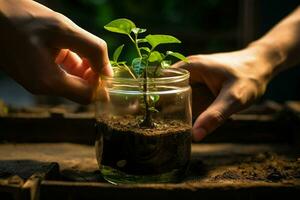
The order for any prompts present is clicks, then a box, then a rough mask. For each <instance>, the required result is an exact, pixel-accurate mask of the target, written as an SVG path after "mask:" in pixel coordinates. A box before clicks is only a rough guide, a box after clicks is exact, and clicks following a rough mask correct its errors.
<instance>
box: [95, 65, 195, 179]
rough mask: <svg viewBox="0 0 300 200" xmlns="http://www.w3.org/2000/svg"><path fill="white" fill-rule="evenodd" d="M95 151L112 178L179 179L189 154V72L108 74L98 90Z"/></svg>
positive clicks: (184, 171)
mask: <svg viewBox="0 0 300 200" xmlns="http://www.w3.org/2000/svg"><path fill="white" fill-rule="evenodd" d="M97 96H98V97H97V101H96V120H97V125H96V127H97V139H96V143H95V146H96V157H97V161H98V164H99V167H100V171H101V174H102V175H103V177H104V178H105V179H106V180H107V181H109V182H111V183H116V184H117V183H149V182H156V183H157V182H178V181H180V180H181V179H182V178H183V177H184V175H185V173H186V170H187V168H188V166H189V161H190V155H191V127H192V114H191V88H190V86H189V72H188V71H186V70H184V69H172V68H170V69H165V70H163V71H162V72H161V74H160V77H159V78H147V79H143V78H138V79H132V78H115V77H104V78H102V81H101V87H99V90H98V92H97Z"/></svg>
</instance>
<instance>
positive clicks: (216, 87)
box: [173, 45, 274, 141]
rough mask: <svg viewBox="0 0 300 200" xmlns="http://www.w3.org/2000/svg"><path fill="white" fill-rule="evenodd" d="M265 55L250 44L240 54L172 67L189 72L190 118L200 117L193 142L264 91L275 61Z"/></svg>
mask: <svg viewBox="0 0 300 200" xmlns="http://www.w3.org/2000/svg"><path fill="white" fill-rule="evenodd" d="M266 52H267V51H265V47H264V46H263V45H261V46H258V45H257V46H255V45H253V46H250V47H248V48H246V49H244V50H241V51H235V52H229V53H218V54H210V55H194V56H190V57H188V59H189V61H190V63H184V62H178V63H176V64H175V65H174V66H173V67H181V68H185V69H187V70H189V71H190V75H191V77H190V82H191V86H192V90H193V95H192V96H193V115H198V114H200V115H199V116H198V118H197V119H196V121H195V123H194V126H193V129H192V132H193V137H194V140H196V141H199V140H202V139H203V138H204V137H205V136H206V135H207V134H209V133H211V132H212V131H214V130H215V129H216V128H217V127H218V126H220V125H221V124H222V123H223V122H224V121H225V120H226V119H227V118H229V117H230V115H232V114H233V113H236V112H238V111H240V110H242V109H244V108H246V107H247V106H249V105H250V104H251V103H253V102H254V101H255V100H257V99H258V98H259V97H260V96H261V95H262V94H263V93H264V92H265V89H266V86H267V83H268V81H269V80H270V77H271V74H272V71H271V68H270V63H271V62H270V59H273V58H274V56H270V55H267V53H266ZM269 58H270V59H269Z"/></svg>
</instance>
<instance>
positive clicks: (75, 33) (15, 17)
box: [0, 0, 112, 103]
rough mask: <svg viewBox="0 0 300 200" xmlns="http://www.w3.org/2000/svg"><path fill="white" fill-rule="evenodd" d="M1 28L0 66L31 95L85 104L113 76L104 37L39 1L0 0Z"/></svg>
mask: <svg viewBox="0 0 300 200" xmlns="http://www.w3.org/2000/svg"><path fill="white" fill-rule="evenodd" d="M0 27H1V37H0V42H1V50H0V58H1V62H2V64H1V67H0V68H1V69H3V70H4V71H5V72H6V73H7V74H9V75H10V76H11V77H12V78H14V79H15V80H16V81H17V82H19V83H20V84H21V85H23V86H24V87H25V88H26V89H28V90H29V91H30V92H32V93H34V94H48V95H56V96H64V97H66V98H68V99H71V100H73V101H76V102H80V103H89V102H90V101H91V100H92V99H93V98H94V93H95V90H96V88H97V86H98V80H99V74H103V75H108V76H111V75H112V70H111V67H110V65H109V59H108V53H107V46H106V43H105V42H104V41H103V40H102V39H100V38H98V37H96V36H94V35H92V34H90V33H88V32H87V31H85V30H83V29H81V28H80V27H78V26H77V25H76V24H74V23H73V22H72V21H71V20H70V19H68V18H67V17H65V16H63V15H62V14H59V13H56V12H54V11H52V10H50V9H49V8H47V7H45V6H43V5H41V4H39V3H37V2H34V1H28V0H10V1H0Z"/></svg>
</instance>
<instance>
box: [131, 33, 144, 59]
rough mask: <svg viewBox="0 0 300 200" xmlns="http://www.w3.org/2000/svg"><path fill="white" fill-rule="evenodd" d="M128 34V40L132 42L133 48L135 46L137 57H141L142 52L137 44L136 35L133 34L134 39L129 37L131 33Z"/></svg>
mask: <svg viewBox="0 0 300 200" xmlns="http://www.w3.org/2000/svg"><path fill="white" fill-rule="evenodd" d="M128 36H129V38H130V40H131V41H132V42H133V43H134V46H135V48H136V51H137V53H138V55H139V57H140V58H141V57H142V54H141V51H140V49H139V46H138V44H137V35H135V40H134V39H133V38H132V37H131V35H128Z"/></svg>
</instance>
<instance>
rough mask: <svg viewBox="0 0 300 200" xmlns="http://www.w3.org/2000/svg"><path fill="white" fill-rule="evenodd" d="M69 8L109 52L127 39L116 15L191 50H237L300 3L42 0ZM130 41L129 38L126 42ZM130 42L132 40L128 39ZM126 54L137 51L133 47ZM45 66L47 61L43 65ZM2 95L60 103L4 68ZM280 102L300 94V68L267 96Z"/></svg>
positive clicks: (23, 101) (17, 101)
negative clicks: (113, 26) (113, 28)
mask: <svg viewBox="0 0 300 200" xmlns="http://www.w3.org/2000/svg"><path fill="white" fill-rule="evenodd" d="M39 2H41V3H43V4H44V5H47V6H48V7H50V8H52V9H54V10H56V11H58V12H61V13H63V14H64V15H66V16H68V17H69V18H71V19H72V20H73V21H74V22H75V23H77V24H78V25H79V26H81V27H82V28H84V29H86V30H88V31H90V32H92V33H93V34H95V35H97V36H99V37H101V38H103V39H104V40H106V41H107V43H108V46H109V52H110V54H112V52H113V50H114V49H115V48H116V47H117V46H119V45H120V44H122V43H124V40H125V41H126V40H127V38H126V37H122V36H119V35H116V34H111V33H108V32H106V31H105V30H104V29H103V26H104V25H105V24H106V23H108V22H109V21H111V20H113V19H116V18H121V17H122V18H124V17H125V18H129V19H131V20H132V21H134V22H135V23H136V25H137V26H139V27H141V28H147V29H148V33H152V34H158V33H161V34H172V35H175V36H176V37H178V38H179V39H180V40H181V41H182V42H183V44H182V45H179V47H177V48H178V49H177V50H178V51H180V52H182V53H183V54H185V55H191V54H198V53H204V54H205V53H213V52H221V51H232V50H237V49H239V48H243V47H244V46H246V45H247V44H248V43H249V42H251V41H253V40H255V39H256V38H259V37H260V36H262V35H263V34H264V33H266V32H267V31H268V30H269V29H270V28H271V27H272V26H273V25H275V24H276V23H277V22H278V21H280V19H282V18H283V17H284V16H286V15H287V14H288V13H290V12H291V11H292V10H293V9H295V8H296V7H297V5H299V1H298V0H286V1H282V0H272V1H271V0H227V1H225V0H201V1H200V0H185V1H183V0H160V1H153V0H143V1H141V0H40V1H39ZM125 44H126V43H125ZM127 46H130V45H127ZM125 50H126V53H124V55H123V57H127V58H130V57H132V56H133V55H134V52H133V49H131V48H130V47H127V48H126V49H125ZM41 67H42V66H41ZM0 99H3V100H4V101H5V102H6V103H8V104H12V105H15V106H23V105H25V106H27V105H34V104H36V103H45V102H52V103H60V102H61V101H62V100H61V99H57V98H51V100H49V98H47V97H40V96H39V97H33V96H32V95H30V94H29V93H28V92H26V91H25V90H24V89H23V88H22V87H21V86H19V85H17V84H16V83H15V82H14V81H13V80H11V79H9V78H8V77H7V76H5V75H4V74H0ZM264 99H272V100H275V101H278V102H284V101H287V100H299V99H300V68H299V67H296V68H293V69H290V70H287V71H286V72H284V73H282V74H281V75H280V76H277V77H276V78H274V79H273V81H272V82H271V83H270V84H269V87H268V90H267V92H266V94H265V95H264V97H263V99H262V100H264Z"/></svg>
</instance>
